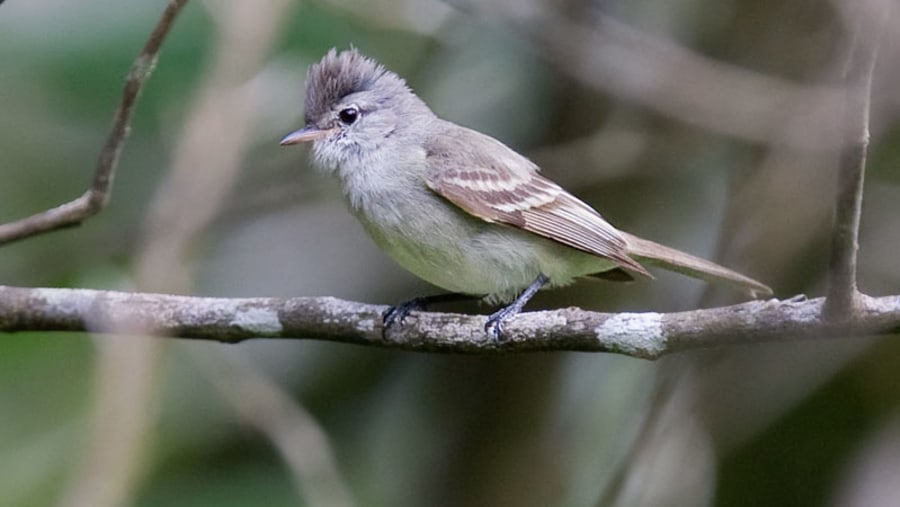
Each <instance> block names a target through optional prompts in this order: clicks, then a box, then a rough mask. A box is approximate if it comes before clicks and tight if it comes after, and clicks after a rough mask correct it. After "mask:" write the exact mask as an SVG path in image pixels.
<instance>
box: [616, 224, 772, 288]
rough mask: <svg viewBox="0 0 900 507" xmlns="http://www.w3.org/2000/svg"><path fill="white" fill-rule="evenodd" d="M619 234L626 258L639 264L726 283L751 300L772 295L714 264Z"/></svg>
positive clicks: (744, 278)
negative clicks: (745, 293) (625, 249)
mask: <svg viewBox="0 0 900 507" xmlns="http://www.w3.org/2000/svg"><path fill="white" fill-rule="evenodd" d="M619 232H620V234H622V235H623V236H624V237H625V241H627V242H628V249H627V251H628V255H630V256H632V257H634V258H635V259H636V260H638V261H640V262H646V263H647V264H650V265H653V266H658V267H661V268H663V269H667V270H669V271H675V272H677V273H681V274H684V275H687V276H690V277H693V278H699V279H701V280H706V281H709V282H725V283H729V284H731V285H734V286H737V287H739V288H742V289H744V290H746V291H748V292H749V293H750V296H751V297H754V298H763V297H767V296H771V295H772V289H770V288H769V287H768V286H767V285H765V284H763V283H760V282H757V281H756V280H754V279H752V278H750V277H747V276H744V275H742V274H740V273H738V272H736V271H732V270H730V269H728V268H726V267H723V266H719V265H718V264H716V263H714V262H710V261H708V260H705V259H701V258H699V257H694V256H693V255H690V254H687V253H684V252H682V251H680V250H675V249H674V248H669V247H667V246H663V245H660V244H659V243H654V242H652V241H650V240H647V239H643V238H639V237H637V236H633V235H631V234H628V233H627V232H622V231H619Z"/></svg>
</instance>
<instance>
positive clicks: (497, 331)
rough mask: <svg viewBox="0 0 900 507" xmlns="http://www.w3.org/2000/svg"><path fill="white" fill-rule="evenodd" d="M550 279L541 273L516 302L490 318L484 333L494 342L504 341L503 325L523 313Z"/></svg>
mask: <svg viewBox="0 0 900 507" xmlns="http://www.w3.org/2000/svg"><path fill="white" fill-rule="evenodd" d="M549 281H550V279H549V278H547V275H545V274H543V273H541V274H540V275H538V277H537V278H536V279H535V280H534V281H533V282H531V285H529V286H528V287H527V288H526V289H525V290H524V291H522V293H521V294H519V297H517V298H516V300H515V301H513V302H512V303H510V304H509V305H508V306H506V307H505V308H501V309H500V310H498V311H496V312H494V313H493V314H491V316H490V317H488V320H487V323H486V324H485V325H484V332H485V333H487V334H488V336H490V337H491V338H492V339H493V340H494V341H501V340H502V339H503V324H504V322H506V320H507V319H510V318H512V317H515V316H516V314H518V313H519V312H521V311H522V307H523V306H525V303H527V302H528V300H529V299H531V298H532V296H534V295H535V293H537V291H539V290H541V288H542V287H543V286H544V285H547V282H549Z"/></svg>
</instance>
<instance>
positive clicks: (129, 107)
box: [0, 0, 187, 245]
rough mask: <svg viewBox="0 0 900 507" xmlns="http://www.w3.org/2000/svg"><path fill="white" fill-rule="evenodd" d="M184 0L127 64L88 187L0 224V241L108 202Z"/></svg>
mask: <svg viewBox="0 0 900 507" xmlns="http://www.w3.org/2000/svg"><path fill="white" fill-rule="evenodd" d="M186 3H187V0H171V1H170V2H169V4H168V5H167V6H166V10H165V11H164V12H163V15H162V17H161V18H160V19H159V22H158V23H157V24H156V27H155V28H154V29H153V32H152V33H151V34H150V37H149V38H148V39H147V42H146V43H145V44H144V48H143V49H141V52H140V53H139V54H138V56H137V58H135V60H134V63H132V65H131V71H130V72H129V73H128V77H127V78H126V79H125V87H124V89H123V90H122V100H121V101H120V102H119V107H118V109H116V114H115V117H114V118H113V126H112V129H111V130H110V132H109V135H108V136H107V137H106V143H104V145H103V149H102V150H101V151H100V157H99V159H98V160H97V168H96V170H95V172H94V180H93V183H92V184H91V187H90V188H89V189H88V190H87V191H86V192H85V193H84V194H82V195H81V196H80V197H78V198H77V199H74V200H72V201H69V202H67V203H65V204H61V205H59V206H57V207H55V208H51V209H48V210H46V211H42V212H40V213H37V214H34V215H31V216H29V217H26V218H23V219H21V220H17V221H15V222H10V223H6V224H2V225H0V245H3V244H6V243H11V242H13V241H17V240H21V239H25V238H28V237H31V236H37V235H38V234H43V233H45V232H49V231H53V230H56V229H61V228H65V227H72V226H75V225H79V224H80V223H81V222H83V221H85V220H87V219H88V218H90V217H92V216H94V215H96V214H97V213H99V212H100V210H102V209H103V208H105V207H106V205H107V203H108V202H109V197H110V190H111V188H112V183H113V179H114V178H115V174H116V166H117V165H118V162H119V154H120V153H121V152H122V144H123V143H124V141H125V138H126V137H128V132H129V130H130V125H131V117H132V115H133V113H134V107H135V104H136V103H137V99H138V96H139V95H140V92H141V89H142V88H143V87H144V83H145V82H146V81H147V78H149V77H150V74H151V73H152V72H153V68H154V66H155V64H156V58H157V56H158V54H159V49H160V47H161V46H162V43H163V41H164V40H165V38H166V35H168V33H169V29H170V28H171V27H172V23H173V22H174V21H175V17H176V16H177V15H178V13H179V11H181V8H182V7H184V5H185V4H186Z"/></svg>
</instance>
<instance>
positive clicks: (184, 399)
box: [0, 0, 900, 507]
mask: <svg viewBox="0 0 900 507" xmlns="http://www.w3.org/2000/svg"><path fill="white" fill-rule="evenodd" d="M163 7H164V2H163V1H161V0H154V1H145V2H117V1H114V0H83V1H81V2H78V3H77V5H74V4H72V3H71V2H64V1H62V0H31V1H24V0H9V1H7V2H5V3H3V4H2V5H0V62H2V63H0V108H2V109H0V111H2V113H0V222H6V221H11V220H14V219H17V218H20V217H22V216H25V215H28V214H31V213H34V212H37V211H40V210H42V209H45V208H47V207H50V206H54V205H56V204H59V203H61V202H64V201H67V200H70V199H72V198H74V197H76V196H77V195H80V194H81V193H82V192H83V191H84V189H85V188H86V187H87V185H88V184H89V182H90V178H91V175H92V172H93V167H94V163H95V159H96V156H97V154H98V152H99V149H100V146H101V145H102V143H103V140H104V138H105V136H106V133H107V129H108V128H109V126H110V122H111V118H112V114H113V111H114V110H115V108H116V105H117V104H118V101H119V98H120V92H121V86H122V81H123V78H124V76H125V75H126V73H127V72H128V69H129V67H130V65H131V62H132V60H133V58H134V56H135V55H136V54H137V53H138V51H139V50H140V48H141V46H142V45H143V43H144V40H145V39H146V37H147V35H148V34H149V32H150V31H151V29H152V27H153V25H154V24H155V23H156V20H157V19H158V17H159V15H160V13H161V12H162V9H163ZM896 11H897V5H896V4H895V3H894V2H890V1H883V2H878V1H875V0H873V1H868V2H855V1H850V0H847V1H839V0H833V1H826V2H821V1H813V0H791V1H788V2H782V1H776V0H725V1H723V0H674V1H672V0H669V1H663V0H642V1H633V0H631V1H585V0H562V1H557V2H537V1H534V0H532V1H526V2H504V1H500V0H496V1H490V2H474V1H473V2H465V1H453V2H437V1H426V2H420V1H415V0H374V1H367V2H354V1H351V0H320V1H304V2H295V1H289V0H257V1H254V2H238V1H235V0H232V1H228V2H213V1H205V2H201V1H197V2H191V3H189V4H188V5H187V7H186V8H185V9H184V11H183V13H182V15H181V16H180V18H179V19H178V20H177V21H176V24H175V26H174V28H173V30H172V33H171V35H170V37H169V38H168V40H166V42H165V44H164V46H163V51H162V54H161V58H160V60H159V63H158V66H157V70H156V73H155V74H154V75H153V77H152V78H151V79H150V81H149V83H148V86H147V88H146V90H145V93H144V94H143V96H142V100H141V102H140V104H139V106H138V109H137V113H136V118H135V121H134V124H133V129H132V135H131V137H130V139H129V140H128V142H127V143H126V145H125V149H124V152H123V155H122V160H121V164H120V171H119V173H118V176H117V180H116V183H115V187H114V191H113V197H112V202H111V203H110V206H109V207H108V208H107V209H106V210H104V211H103V212H102V213H101V214H100V215H99V216H98V217H96V218H93V219H91V220H89V221H88V222H87V223H85V224H84V225H83V226H81V227H79V228H74V229H69V230H64V231H59V232H55V233H52V234H48V235H45V236H41V237H37V238H33V239H29V240H27V241H23V242H20V243H16V244H11V245H8V246H5V247H3V248H2V249H0V283H3V284H7V285H23V286H53V287H90V288H99V289H119V290H141V291H160V292H169V293H186V294H201V295H211V296H300V295H315V296H321V295H329V296H336V297H340V298H346V299H354V300H361V301H366V302H372V303H381V304H391V303H396V302H398V301H401V300H404V299H408V298H410V297H412V296H415V295H423V294H429V293H434V292H435V291H436V289H435V288H433V287H429V286H427V284H425V283H424V282H421V281H418V280H416V279H415V278H414V277H413V276H412V275H410V274H407V273H406V272H404V271H403V270H402V269H400V268H399V267H397V266H395V265H394V264H393V263H392V262H391V261H390V260H389V259H388V258H387V257H386V256H385V255H383V254H382V253H381V252H380V251H379V250H378V249H377V248H376V247H374V245H373V244H372V243H371V241H370V240H369V239H368V238H367V237H366V236H365V233H364V231H363V230H362V229H361V227H359V226H358V225H357V224H356V222H355V221H354V219H353V218H352V217H351V216H350V215H349V213H347V211H346V210H345V209H344V206H343V204H342V202H341V201H340V194H339V192H338V191H337V188H336V185H335V183H334V182H332V181H330V180H329V179H327V178H326V177H324V176H323V175H320V174H317V173H315V172H314V171H313V170H312V169H311V167H310V165H309V162H308V150H307V149H306V148H296V147H294V148H291V149H285V148H280V147H279V146H278V140H279V139H281V137H282V136H283V135H284V134H286V133H287V132H289V131H291V130H293V129H295V128H297V127H298V126H300V125H301V121H302V120H301V119H302V96H303V80H304V77H305V72H306V69H307V67H308V66H309V65H310V64H311V63H313V62H315V61H317V60H318V59H319V58H320V57H321V56H322V55H323V54H324V53H325V51H327V49H328V48H331V47H333V46H334V47H338V48H347V47H349V46H351V45H353V46H355V47H357V48H358V49H359V50H360V51H362V52H363V53H365V54H367V55H369V56H371V57H374V58H375V59H377V60H379V61H381V62H382V63H384V64H385V65H386V66H387V67H388V68H390V69H392V70H394V71H396V72H397V73H399V74H400V75H401V76H404V77H405V78H406V79H407V80H408V82H409V84H410V85H411V86H412V87H413V88H414V89H415V90H416V92H417V93H418V94H419V95H420V96H422V97H423V98H424V99H425V100H426V101H427V102H428V103H429V104H430V105H431V107H432V108H433V109H434V110H435V111H436V112H437V113H438V114H439V115H441V116H443V117H445V118H447V119H450V120H452V121H455V122H458V123H460V124H463V125H467V126H469V127H472V128H475V129H478V130H481V131H483V132H486V133H488V134H491V135H493V136H495V137H497V138H499V139H501V140H502V141H504V142H505V143H506V144H508V145H510V146H512V147H513V148H515V149H517V150H518V151H520V152H522V153H525V154H526V155H528V156H529V157H530V158H531V159H532V160H534V161H535V162H537V163H538V164H539V165H541V166H542V167H543V170H544V172H545V174H547V175H548V176H549V177H550V178H552V179H554V180H556V181H558V182H559V183H561V184H563V185H564V186H566V187H567V188H569V189H570V190H572V191H573V192H574V193H576V194H577V195H579V196H580V197H582V198H583V199H585V200H586V201H588V202H589V203H591V204H592V205H594V206H595V207H596V208H598V209H599V210H600V211H601V212H602V213H603V214H604V216H605V217H607V218H608V219H609V220H610V221H611V222H612V223H613V224H615V225H617V226H619V227H621V228H623V229H626V230H628V231H630V232H633V233H636V234H638V235H641V236H645V237H648V238H651V239H654V240H656V241H659V242H662V243H665V244H669V245H672V246H675V247H678V248H681V249H684V250H687V251H690V252H694V253H696V254H698V255H701V256H706V257H709V258H713V259H717V260H718V261H720V262H721V263H723V264H725V265H727V266H730V267H733V268H735V269H737V270H739V271H742V272H745V273H747V274H749V275H751V276H754V277H755V278H758V279H760V280H762V281H764V282H766V283H768V284H770V285H771V286H772V287H773V288H774V289H775V291H776V294H777V296H778V297H781V298H789V297H791V296H793V295H795V294H807V295H809V296H811V297H812V296H821V295H823V294H824V289H825V283H824V279H825V277H824V275H825V269H826V266H827V262H828V245H829V227H830V221H831V212H832V204H833V195H834V192H835V189H834V180H835V170H836V164H837V158H838V150H839V147H840V133H841V127H842V125H843V123H842V120H843V119H845V118H846V113H845V111H844V110H843V109H842V107H843V106H842V104H843V102H842V96H841V94H840V93H838V91H837V88H836V86H837V85H838V84H840V82H841V76H842V73H843V70H844V69H845V68H846V62H847V54H848V51H849V47H850V45H851V41H852V39H853V36H852V34H853V33H861V35H860V36H862V37H868V36H874V35H875V33H877V31H875V30H867V29H863V30H861V31H860V30H859V29H858V28H859V27H860V26H862V27H867V26H869V23H871V20H872V19H873V18H877V19H886V20H887V21H885V23H886V27H885V28H884V32H883V33H884V37H883V38H882V41H881V49H880V56H879V58H880V60H879V62H878V65H877V68H876V72H875V76H874V85H873V97H872V118H871V127H872V145H871V151H870V157H869V168H868V174H867V176H866V177H867V187H866V195H865V202H864V214H863V225H862V231H861V239H860V243H861V249H860V274H859V276H860V286H861V288H862V290H863V291H864V292H866V293H868V294H871V295H886V294H897V293H900V274H898V273H900V269H898V268H900V265H898V262H900V261H898V259H897V257H896V252H897V250H898V248H900V213H898V212H897V210H898V204H897V203H898V202H900V169H898V167H900V122H898V112H900V94H898V93H897V90H900V72H898V68H900V67H898V66H897V65H896V62H897V61H898V58H900V37H898V35H900V30H898V29H897V27H898V23H900V18H898V16H897V12H896ZM655 274H657V276H658V280H656V281H655V282H652V283H651V282H644V281H641V282H639V283H634V284H612V283H597V284H580V285H576V286H573V287H569V288H566V289H562V290H557V291H553V292H546V293H542V294H540V295H539V296H538V297H537V298H536V299H535V300H534V302H533V303H532V304H531V305H530V308H555V307H560V306H567V305H578V306H582V307H584V308H589V309H596V310H602V311H657V312H667V311H677V310H688V309H694V308H697V307H705V306H716V305H723V304H729V303H733V302H736V301H738V299H736V298H737V297H738V295H736V294H734V293H731V292H728V291H727V290H719V289H718V288H713V287H707V286H705V285H704V284H702V283H700V282H696V281H693V280H690V279H686V278H683V277H679V276H677V275H670V274H667V273H655ZM448 309H452V310H458V311H466V312H474V311H480V312H486V311H488V310H489V308H485V307H476V306H465V305H464V306H459V307H455V308H448ZM898 363H900V342H898V341H897V340H896V339H891V338H884V339H859V338H855V339H843V340H841V339H836V340H822V341H807V342H803V343H784V344H765V345H752V346H751V345H748V346H741V347H728V348H723V349H714V350H709V351H699V352H692V353H685V354H679V355H677V356H672V357H668V358H665V359H662V360H659V361H656V362H652V363H651V362H647V361H643V360H638V359H631V358H627V357H619V356H615V355H604V354H584V353H553V354H549V353H548V354H531V355H515V356H508V357H470V356H451V355H447V356H442V355H428V354H415V353H405V352H391V351H384V350H377V349H369V348H360V347H354V346H348V345H338V344H327V343H316V342H312V341H296V340H283V341H278V340H265V341H255V342H252V343H244V344H241V345H235V346H228V345H220V344H214V343H192V342H187V341H180V340H159V339H151V338H140V337H134V336H103V337H98V336H90V335H87V334H72V333H66V334H62V333H19V334H14V335H3V336H2V340H0V456H2V459H0V505H4V506H46V505H59V506H92V507H104V506H159V505H166V506H192V507H200V506H207V505H215V506H217V507H226V506H238V505H241V506H245V505H266V506H294V505H309V506H345V505H360V506H406V505H410V506H412V505H436V506H443V505H447V506H450V505H453V506H458V505H516V506H551V505H552V506H572V507H582V506H612V505H615V506H668V505H671V506H743V505H746V506H751V505H752V506H758V505H779V506H811V505H826V506H836V507H844V506H888V505H896V501H897V500H896V499H897V498H900V481H897V480H896V479H897V477H900V458H898V457H900V370H898V368H897V366H896V365H897V364H898Z"/></svg>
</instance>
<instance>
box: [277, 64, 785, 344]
mask: <svg viewBox="0 0 900 507" xmlns="http://www.w3.org/2000/svg"><path fill="white" fill-rule="evenodd" d="M299 143H312V158H313V163H314V164H313V165H314V166H315V167H316V168H318V169H319V170H320V171H322V172H324V173H326V174H329V175H332V176H335V177H336V178H337V179H338V181H339V183H340V187H341V191H342V194H343V196H344V199H345V201H346V203H347V205H348V208H349V210H350V212H351V213H352V214H353V215H354V216H355V217H356V218H357V219H358V220H359V222H360V223H361V224H362V226H363V228H364V229H365V230H366V232H368V234H369V235H370V236H371V238H372V239H373V240H374V242H375V243H376V244H377V245H378V246H379V247H380V248H381V249H382V250H384V251H385V252H386V253H387V254H388V255H389V256H390V257H392V258H393V259H394V260H395V261H396V262H397V263H398V264H400V265H401V266H402V267H404V268H405V269H407V270H408V271H410V272H411V273H413V274H414V275H416V276H418V277H419V278H422V279H424V280H425V281H427V282H429V283H431V284H433V285H435V286H437V287H440V288H442V289H444V290H446V291H448V292H447V293H446V294H437V295H431V296H423V297H416V298H413V299H410V300H409V301H405V302H403V303H401V304H398V305H395V306H392V307H390V308H389V309H388V310H387V311H385V312H384V313H383V314H382V325H383V331H385V332H386V331H387V330H388V329H389V328H391V327H392V326H393V325H395V324H400V325H402V323H403V321H404V319H405V318H406V316H407V315H408V314H409V313H410V312H411V311H414V310H425V309H427V307H428V306H429V305H430V304H433V303H438V302H446V301H453V300H458V299H459V300H462V299H481V300H484V301H486V302H487V303H489V304H494V305H498V304H503V305H504V306H502V307H501V308H500V309H499V310H498V311H496V312H494V313H492V314H491V315H490V316H488V318H487V321H486V323H485V325H484V330H485V333H486V334H487V336H489V337H490V338H492V339H494V340H498V341H499V340H502V339H503V338H504V326H505V324H506V323H507V322H508V321H509V320H510V319H512V318H513V317H514V316H515V315H516V314H518V313H519V312H521V310H522V308H523V307H524V305H525V304H526V303H527V302H528V300H529V299H531V297H532V296H534V294H535V293H536V292H538V291H539V290H541V289H543V288H545V287H558V286H564V285H568V284H570V283H572V282H575V281H576V280H581V279H590V278H600V279H607V280H614V281H629V280H633V279H635V277H636V276H639V277H645V278H653V275H652V274H651V273H650V271H648V270H647V268H646V267H645V264H647V265H653V266H656V267H662V268H664V269H667V270H670V271H675V272H679V273H682V274H685V275H688V276H691V277H695V278H699V279H704V280H707V281H716V282H724V283H727V284H731V285H733V286H735V287H737V288H739V289H742V290H745V291H746V292H747V293H748V295H750V296H751V297H765V296H768V295H771V294H772V290H771V289H770V288H769V287H768V286H766V285H765V284H763V283H761V282H758V281H756V280H754V279H752V278H750V277H748V276H745V275H742V274H740V273H737V272H736V271H733V270H731V269H728V268H725V267H723V266H720V265H718V264H715V263H713V262H711V261H707V260H704V259H701V258H699V257H696V256H693V255H690V254H687V253H685V252H681V251H679V250H676V249H674V248H670V247H667V246H663V245H660V244H658V243H655V242H653V241H650V240H647V239H643V238H639V237H637V236H634V235H632V234H629V233H627V232H625V231H622V230H619V229H617V228H616V227H614V226H613V225H611V224H610V223H609V222H608V221H607V220H606V219H604V218H603V216H602V215H601V214H600V213H599V212H598V211H596V210H595V209H594V208H593V207H591V206H590V205H588V204H587V203H585V202H584V201H583V200H581V199H579V198H577V197H575V196H574V195H573V194H572V193H570V192H568V191H567V190H565V189H563V188H562V187H561V186H560V185H558V184H556V183H554V182H553V181H551V180H550V179H548V178H546V177H545V176H543V175H542V174H541V173H540V168H539V167H538V166H537V165H536V164H534V163H533V162H532V161H530V160H529V159H528V158H526V157H525V156H523V155H521V154H519V153H517V152H516V151H515V150H513V149H512V148H509V147H508V146H506V145H505V144H503V143H502V142H500V141H498V140H497V139H495V138H493V137H491V136H488V135H486V134H482V133H480V132H477V131H475V130H472V129H469V128H466V127H463V126H460V125H457V124H455V123H452V122H450V121H447V120H444V119H442V118H440V117H439V116H437V115H436V114H435V113H434V112H433V111H432V110H431V109H430V108H429V107H428V105H427V104H426V103H425V102H424V101H423V100H422V99H420V98H419V97H418V96H417V95H416V94H415V92H414V91H413V90H412V89H411V88H410V87H409V86H408V85H407V83H406V81H405V80H404V79H403V78H401V77H400V76H398V75H397V74H396V73H394V72H392V71H390V70H388V69H386V68H385V67H384V66H383V65H381V64H379V63H378V62H376V61H375V60H373V59H371V58H369V57H366V56H364V55H363V54H362V53H360V52H359V51H358V50H357V49H355V48H351V49H347V50H343V51H340V52H338V51H337V50H336V49H334V48H332V49H331V50H329V51H328V52H327V53H326V54H325V55H324V57H322V59H321V60H320V61H319V62H317V63H315V64H313V65H312V66H311V67H310V68H309V70H308V74H307V78H306V87H305V95H304V126H303V127H302V128H300V129H298V130H296V131H293V132H291V133H289V134H288V135H287V136H285V137H284V138H283V139H282V140H281V143H280V144H281V145H294V144H299Z"/></svg>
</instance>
